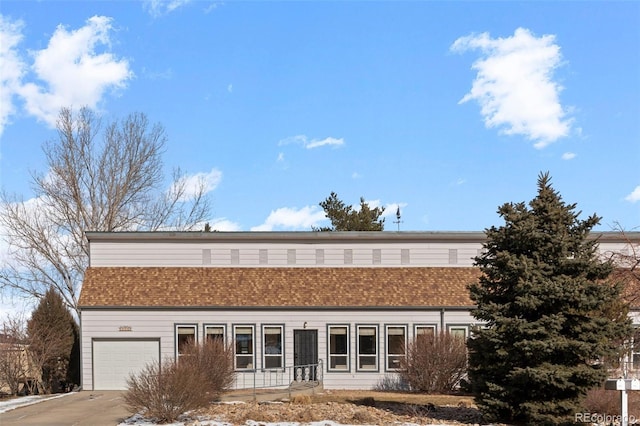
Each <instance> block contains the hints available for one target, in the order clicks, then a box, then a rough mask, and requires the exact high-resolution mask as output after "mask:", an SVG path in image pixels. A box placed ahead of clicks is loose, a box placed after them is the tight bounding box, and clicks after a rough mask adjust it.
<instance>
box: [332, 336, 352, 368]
mask: <svg viewBox="0 0 640 426" xmlns="http://www.w3.org/2000/svg"><path fill="white" fill-rule="evenodd" d="M332 328H336V329H337V328H341V329H345V330H346V331H347V353H346V354H332V353H331V329H332ZM349 332H350V327H349V325H348V324H328V325H327V359H328V360H329V362H328V363H327V371H337V372H341V373H348V372H350V371H351V340H350V335H349ZM334 356H336V357H346V358H347V367H346V368H335V367H334V368H332V367H331V358H332V357H334Z"/></svg>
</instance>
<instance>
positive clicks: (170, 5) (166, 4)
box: [144, 0, 191, 18]
mask: <svg viewBox="0 0 640 426" xmlns="http://www.w3.org/2000/svg"><path fill="white" fill-rule="evenodd" d="M189 3H191V0H145V1H144V8H145V9H146V10H147V12H148V13H149V14H150V15H151V16H153V17H154V18H157V17H159V16H162V15H166V14H169V13H171V12H173V11H175V10H176V9H178V8H180V7H182V6H184V5H186V4H189Z"/></svg>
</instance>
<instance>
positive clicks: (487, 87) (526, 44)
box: [451, 28, 572, 148]
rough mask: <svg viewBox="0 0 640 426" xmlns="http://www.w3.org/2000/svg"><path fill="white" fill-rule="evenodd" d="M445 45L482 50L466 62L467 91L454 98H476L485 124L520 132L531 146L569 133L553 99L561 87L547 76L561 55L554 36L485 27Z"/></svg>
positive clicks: (562, 112)
mask: <svg viewBox="0 0 640 426" xmlns="http://www.w3.org/2000/svg"><path fill="white" fill-rule="evenodd" d="M451 50H452V51H454V52H460V53H461V52H466V51H469V50H480V51H481V53H482V57H481V58H480V59H478V60H476V61H475V62H474V63H473V65H472V68H473V69H475V70H477V75H476V78H475V80H474V81H473V85H472V87H471V91H470V92H469V93H467V94H466V95H465V96H464V97H463V98H462V99H461V100H460V103H464V102H467V101H469V100H475V101H477V102H478V103H479V104H480V107H481V113H482V115H483V117H484V122H485V126H486V127H487V128H493V127H497V128H499V129H501V132H502V133H504V134H507V135H523V136H525V137H526V138H528V139H529V140H531V141H534V146H535V147H536V148H543V147H545V146H547V145H548V144H550V143H552V142H554V141H556V140H557V139H559V138H562V137H565V136H567V135H568V134H569V131H570V129H571V124H572V120H571V119H570V118H567V112H566V111H565V110H564V109H563V107H562V105H561V104H560V101H559V93H560V91H561V90H562V87H561V86H560V85H559V84H558V83H556V82H555V81H554V80H553V72H554V70H555V69H556V68H557V67H558V66H559V65H560V64H561V59H562V56H561V54H560V47H559V46H558V45H557V44H556V43H555V36H553V35H544V36H542V37H536V36H535V35H533V34H532V33H531V32H530V31H529V30H527V29H524V28H518V29H517V30H516V31H515V33H514V35H513V36H511V37H507V38H496V39H492V38H491V37H490V36H489V34H488V33H483V34H480V35H470V36H467V37H461V38H459V39H457V40H456V41H455V42H454V43H453V45H452V46H451Z"/></svg>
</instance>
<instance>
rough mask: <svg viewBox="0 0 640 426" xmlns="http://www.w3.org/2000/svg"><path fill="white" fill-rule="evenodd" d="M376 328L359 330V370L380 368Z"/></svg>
mask: <svg viewBox="0 0 640 426" xmlns="http://www.w3.org/2000/svg"><path fill="white" fill-rule="evenodd" d="M377 334H378V333H377V329H376V328H375V327H359V328H358V369H361V370H376V369H377V368H378V355H377V354H378V338H377Z"/></svg>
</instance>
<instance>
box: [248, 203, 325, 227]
mask: <svg viewBox="0 0 640 426" xmlns="http://www.w3.org/2000/svg"><path fill="white" fill-rule="evenodd" d="M324 220H326V216H325V214H324V211H323V210H320V209H319V208H318V207H316V206H311V207H309V206H307V207H303V208H301V209H295V208H289V207H282V208H279V209H277V210H273V211H272V212H271V213H270V214H269V217H267V220H266V221H265V222H264V223H263V224H262V225H259V226H255V227H253V228H251V231H273V230H274V229H287V230H295V229H302V230H307V231H308V230H310V229H311V227H312V226H317V225H318V223H319V222H322V221H324Z"/></svg>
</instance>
